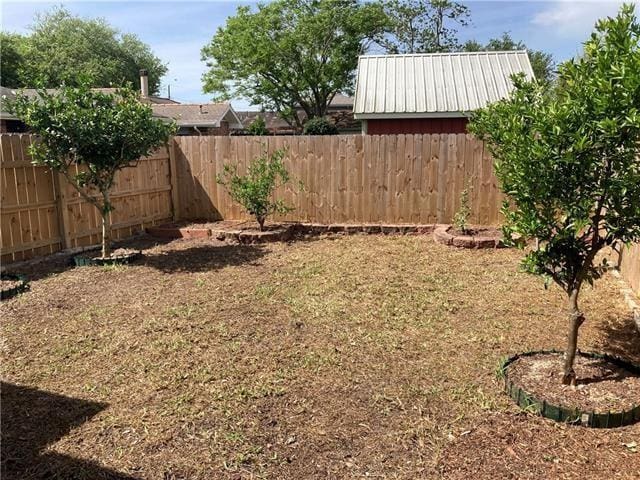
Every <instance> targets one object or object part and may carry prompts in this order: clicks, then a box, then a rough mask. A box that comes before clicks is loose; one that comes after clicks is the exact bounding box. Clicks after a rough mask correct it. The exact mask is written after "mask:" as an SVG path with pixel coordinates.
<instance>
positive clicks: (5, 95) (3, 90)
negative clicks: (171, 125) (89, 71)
mask: <svg viewBox="0 0 640 480" xmlns="http://www.w3.org/2000/svg"><path fill="white" fill-rule="evenodd" d="M45 90H46V91H47V93H55V92H57V91H58V89H57V88H47V89H45ZM91 90H93V91H94V92H101V93H106V94H109V95H112V94H114V93H116V92H117V90H118V89H117V88H92V89H91ZM19 92H22V93H23V94H24V95H26V96H27V97H29V98H34V97H36V96H37V95H38V90H37V89H35V88H8V87H0V95H1V96H2V101H3V103H4V101H5V100H6V99H9V100H13V99H14V98H15V97H16V93H19ZM140 101H141V102H143V103H149V104H172V105H173V104H179V102H177V101H175V100H172V99H170V98H165V97H156V96H155V95H149V96H148V97H140ZM4 114H6V115H9V113H6V112H1V113H0V117H1V118H8V117H6V116H4ZM12 118H15V117H12Z"/></svg>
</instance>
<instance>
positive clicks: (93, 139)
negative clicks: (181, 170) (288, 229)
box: [10, 85, 175, 258]
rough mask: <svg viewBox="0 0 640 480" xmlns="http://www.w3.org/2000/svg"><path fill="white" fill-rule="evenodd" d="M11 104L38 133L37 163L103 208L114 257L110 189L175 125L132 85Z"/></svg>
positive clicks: (105, 248)
mask: <svg viewBox="0 0 640 480" xmlns="http://www.w3.org/2000/svg"><path fill="white" fill-rule="evenodd" d="M10 108H11V109H12V111H13V112H14V113H15V114H16V115H17V116H18V117H19V118H20V119H21V120H22V121H24V122H25V123H26V124H27V125H29V127H30V128H31V129H32V131H33V132H34V133H36V134H38V136H39V141H38V142H35V143H33V144H32V145H31V146H30V154H31V156H32V158H33V162H34V164H36V165H44V166H47V167H49V168H51V169H52V170H55V171H58V172H60V173H62V174H63V175H64V177H65V178H66V179H67V180H68V181H69V182H70V183H71V185H73V187H74V188H75V189H76V190H77V191H78V192H79V193H80V195H81V196H82V198H83V199H85V200H86V201H87V202H89V203H90V204H92V205H94V206H95V207H96V208H97V209H98V210H99V211H100V214H101V216H102V257H103V258H106V257H109V256H111V218H110V212H111V211H112V210H113V205H112V203H111V200H110V198H109V192H110V190H111V187H112V186H113V184H114V178H115V175H116V173H117V172H118V171H119V170H121V169H123V168H126V167H133V166H135V165H136V163H137V161H138V159H139V158H140V157H143V156H145V155H148V154H149V153H151V152H152V151H153V150H154V149H156V148H157V147H159V146H161V145H162V144H164V143H166V142H167V141H168V139H169V136H170V135H171V134H172V133H173V131H174V128H175V127H174V125H173V124H169V123H165V122H163V121H161V120H158V119H155V118H153V115H152V111H151V108H150V107H149V106H148V105H145V104H143V103H141V102H140V101H139V99H138V95H137V93H136V92H134V91H133V90H131V89H129V88H126V89H120V90H118V92H117V94H115V95H108V94H104V93H100V92H97V91H93V90H91V89H89V88H88V87H87V86H86V85H83V86H80V87H77V88H70V87H64V86H63V87H62V88H60V89H59V90H57V91H55V92H54V93H49V92H47V91H45V90H38V95H37V96H36V97H34V98H29V97H27V96H25V95H21V94H19V95H18V96H17V98H16V100H15V101H14V102H13V103H12V104H11V106H10ZM76 167H77V168H76Z"/></svg>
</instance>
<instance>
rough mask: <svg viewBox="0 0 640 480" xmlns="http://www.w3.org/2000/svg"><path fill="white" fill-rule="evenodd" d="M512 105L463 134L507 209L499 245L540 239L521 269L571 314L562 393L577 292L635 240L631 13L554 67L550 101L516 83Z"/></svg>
mask: <svg viewBox="0 0 640 480" xmlns="http://www.w3.org/2000/svg"><path fill="white" fill-rule="evenodd" d="M514 83H515V90H514V92H513V93H512V95H511V98H509V99H506V100H503V101H500V102H497V103H495V104H493V105H490V106H489V107H487V108H486V109H485V110H482V111H480V112H478V113H477V115H475V117H474V119H473V121H472V123H471V126H470V130H471V131H472V132H473V133H475V134H477V135H478V136H479V137H480V138H482V139H484V140H485V141H486V142H487V145H488V148H489V149H490V151H491V153H492V154H493V156H494V158H495V170H496V175H497V177H498V179H499V180H500V183H501V187H502V190H503V191H504V192H505V193H506V194H507V195H508V196H509V198H510V199H511V202H512V203H513V207H514V208H513V209H510V208H509V204H508V203H506V204H505V206H504V208H503V210H502V212H503V214H504V216H505V219H506V224H505V228H504V230H505V231H504V238H505V241H509V239H511V238H512V236H511V234H512V233H517V234H520V235H521V236H522V237H524V238H538V239H539V240H540V242H539V245H538V246H537V247H536V248H534V249H532V250H531V251H530V252H528V253H527V255H526V257H525V259H524V261H523V267H524V269H525V270H526V271H528V272H531V273H534V274H538V275H542V276H544V277H545V280H546V283H549V282H552V281H553V282H555V283H556V284H558V285H559V286H560V287H561V288H562V289H563V290H564V292H565V294H566V295H567V304H568V310H569V317H568V324H569V329H568V335H567V337H568V338H567V348H566V352H565V365H564V372H563V383H565V384H575V382H576V375H575V371H574V369H573V364H574V360H575V355H576V349H577V342H578V329H579V328H580V326H581V325H582V323H583V322H584V320H585V317H584V314H583V313H582V311H580V309H579V306H578V296H579V293H580V289H581V287H582V285H583V283H584V282H585V281H586V282H589V283H592V282H593V281H594V280H595V279H597V278H598V277H599V276H600V275H601V274H602V272H603V270H604V265H602V264H598V263H596V261H595V258H596V255H597V253H598V252H599V251H600V250H601V249H602V248H603V247H605V246H612V245H615V244H618V243H628V242H634V241H638V240H640V160H639V159H638V154H639V148H638V145H639V143H640V25H639V24H638V22H637V19H636V17H635V15H634V9H633V7H632V6H630V5H624V6H623V7H622V8H621V10H620V12H619V14H618V16H617V17H616V18H607V19H605V20H600V21H599V22H598V23H597V25H596V32H595V33H594V34H592V36H591V38H590V39H589V40H588V41H587V42H586V43H585V45H584V55H582V56H581V57H579V58H577V59H574V60H571V61H568V62H566V63H564V64H563V65H561V66H560V69H559V77H558V82H557V86H556V87H554V90H552V91H548V90H546V89H545V88H544V87H543V86H541V85H540V84H538V83H535V82H527V81H525V80H524V78H523V77H517V78H515V79H514Z"/></svg>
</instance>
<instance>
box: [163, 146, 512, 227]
mask: <svg viewBox="0 0 640 480" xmlns="http://www.w3.org/2000/svg"><path fill="white" fill-rule="evenodd" d="M280 148H285V149H286V151H287V154H286V157H285V165H286V167H287V169H288V171H289V173H290V174H291V176H292V179H293V180H292V181H291V182H290V184H289V185H287V186H285V187H284V188H281V189H280V191H279V192H278V193H277V194H278V195H280V196H281V197H282V198H283V199H284V200H285V202H286V203H288V204H289V205H291V206H293V207H294V208H295V210H293V211H292V212H290V213H288V214H287V215H284V216H280V217H279V218H280V219H281V220H299V221H308V222H318V223H349V222H374V223H379V222H383V223H450V222H451V221H452V219H453V216H454V214H455V212H456V211H457V209H458V208H459V204H460V194H461V192H462V190H463V189H465V188H468V190H469V201H470V206H471V219H470V220H471V222H472V223H480V224H487V225H489V224H497V223H499V222H500V205H501V203H502V198H503V197H502V194H501V192H500V190H499V189H498V185H497V180H496V178H495V176H494V174H493V161H492V158H491V156H490V155H489V153H488V151H487V150H486V149H485V148H484V143H483V142H481V141H479V140H477V139H475V138H474V137H472V136H471V135H465V134H450V135H447V134H444V135H439V134H433V135H371V136H363V135H339V136H290V137H222V136H179V137H176V138H175V157H176V172H177V176H178V178H177V181H176V184H177V185H178V210H177V211H178V216H179V217H180V218H182V219H209V220H214V219H221V218H224V219H232V220H234V219H246V218H248V217H247V216H246V214H245V213H243V211H242V210H241V208H240V207H239V206H238V205H237V204H236V203H234V202H232V200H231V198H230V197H229V195H228V194H227V192H226V191H225V189H224V187H223V186H221V185H218V184H217V183H216V176H217V175H218V174H220V173H221V172H222V170H223V168H224V165H225V164H236V165H238V168H239V171H240V172H244V171H246V168H247V166H248V165H249V164H250V162H251V160H252V159H254V158H256V157H257V156H258V155H260V154H262V153H263V152H269V153H272V152H274V151H275V150H277V149H280ZM299 182H301V183H302V185H303V190H300V189H298V188H297V186H298V183H299Z"/></svg>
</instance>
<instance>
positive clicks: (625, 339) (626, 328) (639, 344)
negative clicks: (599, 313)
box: [599, 314, 640, 363]
mask: <svg viewBox="0 0 640 480" xmlns="http://www.w3.org/2000/svg"><path fill="white" fill-rule="evenodd" d="M601 332H602V335H603V338H602V340H601V342H600V347H599V348H600V350H602V351H607V352H611V353H612V354H614V355H617V356H619V357H622V358H626V359H628V360H631V361H632V362H634V363H640V333H638V331H637V330H636V326H635V322H634V320H633V315H632V314H629V315H627V316H625V317H623V318H621V319H616V320H615V321H610V322H607V323H605V324H604V325H603V326H602V327H601Z"/></svg>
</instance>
